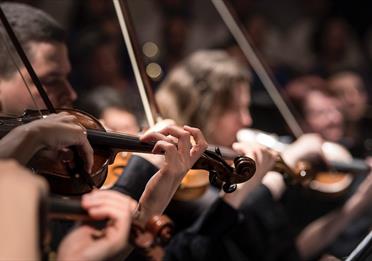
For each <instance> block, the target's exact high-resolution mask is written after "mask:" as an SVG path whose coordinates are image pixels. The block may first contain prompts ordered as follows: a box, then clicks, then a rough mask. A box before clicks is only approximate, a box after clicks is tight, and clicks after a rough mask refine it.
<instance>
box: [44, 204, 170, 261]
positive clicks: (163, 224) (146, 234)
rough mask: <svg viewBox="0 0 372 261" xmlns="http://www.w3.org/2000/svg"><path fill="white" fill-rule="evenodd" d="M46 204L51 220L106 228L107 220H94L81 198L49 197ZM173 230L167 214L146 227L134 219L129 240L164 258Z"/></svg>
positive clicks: (151, 257) (144, 250) (152, 256)
mask: <svg viewBox="0 0 372 261" xmlns="http://www.w3.org/2000/svg"><path fill="white" fill-rule="evenodd" d="M44 200H45V199H44ZM45 204H46V208H47V210H46V212H47V218H48V219H49V220H71V221H80V222H84V223H87V224H89V225H92V226H94V227H96V228H97V229H104V227H105V225H106V223H107V220H104V221H96V220H92V219H91V218H90V217H89V214H88V213H87V211H86V210H85V209H83V208H82V206H81V202H80V200H72V199H64V198H59V197H48V198H47V199H46V203H45ZM173 231H174V225H173V222H172V221H171V220H170V219H169V218H168V217H167V216H165V215H162V216H154V217H152V218H151V219H150V220H149V221H148V222H147V223H146V225H145V226H144V227H143V226H142V225H140V224H139V223H138V222H136V221H135V220H132V224H131V229H130V234H129V242H130V244H131V245H132V246H134V247H136V248H138V249H139V250H140V251H141V252H142V253H143V254H144V255H146V256H148V257H150V259H151V260H162V257H163V256H164V249H163V248H164V246H165V245H166V244H167V243H168V242H169V240H170V239H171V237H172V234H173ZM102 233H104V232H102Z"/></svg>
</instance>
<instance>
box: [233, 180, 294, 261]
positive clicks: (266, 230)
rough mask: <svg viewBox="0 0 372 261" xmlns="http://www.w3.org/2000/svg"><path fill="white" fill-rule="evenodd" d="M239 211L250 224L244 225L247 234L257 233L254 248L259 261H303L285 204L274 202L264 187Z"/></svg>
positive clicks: (256, 191)
mask: <svg viewBox="0 0 372 261" xmlns="http://www.w3.org/2000/svg"><path fill="white" fill-rule="evenodd" d="M240 211H241V213H242V214H243V215H244V216H245V220H246V221H248V222H247V223H245V226H246V227H248V228H249V229H247V231H252V230H253V229H254V230H255V231H256V235H255V238H254V244H253V245H254V247H253V248H254V249H255V250H257V251H255V252H256V253H255V254H256V255H257V256H256V258H257V259H260V260H288V261H289V260H300V258H299V254H298V251H297V248H296V245H295V233H294V230H293V227H292V225H291V223H290V221H289V218H288V215H287V213H286V211H285V209H284V207H283V206H282V204H281V203H279V202H277V201H275V200H274V199H273V197H272V194H271V192H270V191H269V189H268V188H267V187H266V186H264V185H261V186H259V187H258V188H257V189H256V190H255V191H254V192H253V193H251V194H249V195H248V198H246V200H245V201H244V203H243V204H242V206H241V208H240ZM252 225H253V226H254V228H253V227H252ZM245 237H246V236H245ZM252 239H253V238H252ZM244 249H247V248H244ZM267 249H270V251H266V250H267ZM252 250H253V249H251V251H252Z"/></svg>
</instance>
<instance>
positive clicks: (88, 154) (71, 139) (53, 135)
mask: <svg viewBox="0 0 372 261" xmlns="http://www.w3.org/2000/svg"><path fill="white" fill-rule="evenodd" d="M21 127H23V128H24V129H25V130H26V131H28V132H31V133H32V136H33V137H34V140H36V142H37V143H38V145H37V147H38V149H39V150H40V149H46V150H52V151H59V150H62V149H64V148H67V147H69V146H76V147H77V149H78V153H79V154H80V155H81V156H82V157H83V159H84V162H85V170H86V171H87V172H88V173H90V172H91V169H92V166H93V149H92V147H91V146H90V144H89V141H88V139H87V135H86V129H85V128H84V127H83V126H82V125H81V124H79V123H78V121H77V118H76V117H75V116H73V115H71V114H69V113H67V112H61V113H58V114H51V115H48V116H47V117H46V118H44V119H40V120H36V121H33V122H31V123H29V124H25V125H23V126H21ZM35 137H36V138H35Z"/></svg>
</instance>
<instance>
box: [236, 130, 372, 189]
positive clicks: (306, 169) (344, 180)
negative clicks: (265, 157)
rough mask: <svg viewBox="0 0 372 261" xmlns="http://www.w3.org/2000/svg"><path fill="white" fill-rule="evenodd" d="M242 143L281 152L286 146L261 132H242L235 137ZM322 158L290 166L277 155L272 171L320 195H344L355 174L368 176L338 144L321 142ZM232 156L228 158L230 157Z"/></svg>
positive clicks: (362, 164) (365, 167)
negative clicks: (254, 144)
mask: <svg viewBox="0 0 372 261" xmlns="http://www.w3.org/2000/svg"><path fill="white" fill-rule="evenodd" d="M237 139H238V140H239V141H242V142H257V143H259V144H261V145H263V146H265V147H267V148H269V149H272V150H274V151H277V152H279V153H283V152H284V150H285V149H286V148H287V147H288V146H289V144H285V143H283V142H280V141H279V139H278V137H277V136H275V135H272V134H268V133H265V132H262V131H257V130H251V129H242V130H240V131H239V132H238V134H237ZM321 153H322V155H321V156H324V157H321V156H320V155H312V156H309V157H308V158H306V159H301V160H299V161H298V162H296V164H295V166H294V167H293V168H291V167H289V166H288V165H287V164H286V163H285V161H284V160H283V158H282V156H281V155H280V154H279V156H278V158H277V160H276V162H275V165H274V168H273V170H274V171H277V172H279V173H281V174H282V175H283V176H284V178H285V180H286V182H287V183H289V184H292V185H301V186H302V187H304V188H306V189H309V190H311V191H316V192H318V193H320V194H325V195H334V196H337V195H339V194H342V193H343V192H345V191H346V190H347V189H348V187H349V186H350V185H351V183H352V181H353V175H355V174H361V175H363V174H368V173H369V172H370V170H371V169H370V167H369V165H368V164H367V163H365V162H364V161H363V160H360V159H353V158H352V157H351V155H350V153H349V152H348V151H347V150H346V149H345V148H343V147H342V146H341V145H339V144H336V143H332V142H324V143H323V145H322V151H321ZM230 156H231V155H230Z"/></svg>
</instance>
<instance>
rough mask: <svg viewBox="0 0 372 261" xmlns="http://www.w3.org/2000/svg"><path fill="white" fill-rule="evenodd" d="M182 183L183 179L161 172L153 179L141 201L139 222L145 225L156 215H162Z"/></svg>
mask: <svg viewBox="0 0 372 261" xmlns="http://www.w3.org/2000/svg"><path fill="white" fill-rule="evenodd" d="M180 183H181V177H179V176H176V175H170V173H166V172H165V171H163V170H159V171H158V173H156V175H154V176H153V177H152V178H151V180H150V181H149V183H148V184H147V186H146V188H145V191H144V192H143V194H142V196H141V198H140V200H139V209H138V215H137V220H138V221H139V222H140V223H141V224H142V225H144V224H146V222H147V221H148V220H149V219H150V218H151V217H153V216H154V215H159V214H162V213H163V212H164V210H165V208H166V207H167V206H168V204H169V202H170V200H171V199H172V197H173V195H174V194H175V192H176V190H177V188H178V186H179V184H180ZM155 186H156V187H155Z"/></svg>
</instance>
